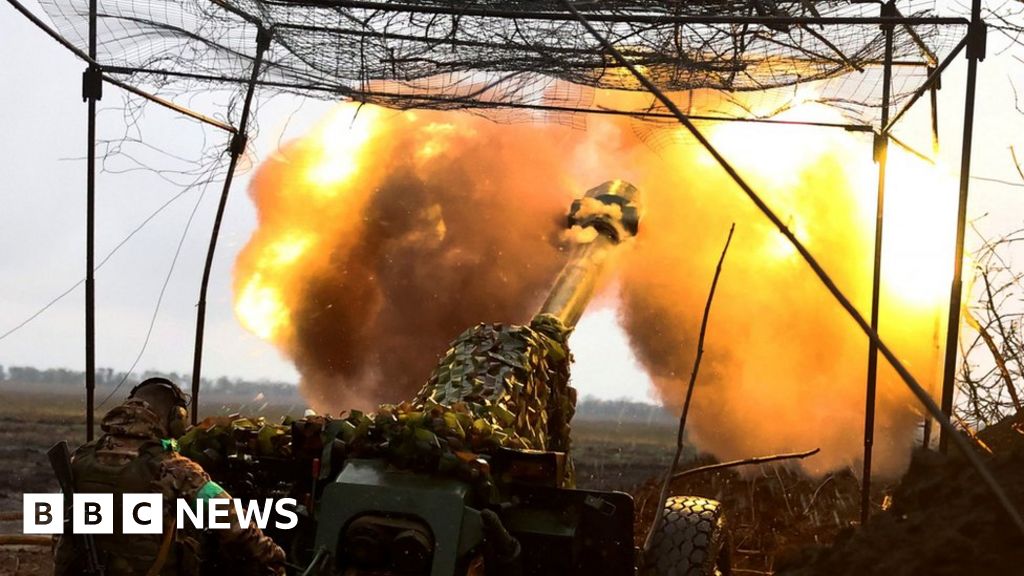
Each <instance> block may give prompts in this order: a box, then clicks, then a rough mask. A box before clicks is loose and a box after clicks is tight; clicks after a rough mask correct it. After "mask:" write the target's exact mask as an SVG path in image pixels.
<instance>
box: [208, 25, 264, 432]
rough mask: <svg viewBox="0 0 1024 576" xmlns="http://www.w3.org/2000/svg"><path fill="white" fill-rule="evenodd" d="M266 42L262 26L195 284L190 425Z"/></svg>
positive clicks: (257, 37)
mask: <svg viewBox="0 0 1024 576" xmlns="http://www.w3.org/2000/svg"><path fill="white" fill-rule="evenodd" d="M269 45H270V32H269V31H267V30H264V29H263V28H262V27H261V28H260V29H259V33H258V34H257V36H256V58H255V59H254V60H253V64H252V72H251V74H250V76H249V86H248V88H247V89H246V92H245V103H244V104H243V105H242V119H241V121H240V123H239V125H238V132H236V133H235V135H234V136H233V137H232V138H231V144H230V147H229V150H228V151H229V153H230V154H231V159H230V161H229V163H228V173H227V176H226V177H225V178H224V187H223V188H222V189H221V193H220V203H219V204H218V205H217V215H216V216H215V217H214V219H213V231H212V232H211V234H210V247H209V248H208V249H207V251H206V265H205V266H204V267H203V280H202V284H201V285H200V287H199V305H198V310H197V312H196V344H195V352H194V355H193V363H192V424H195V423H196V422H198V421H199V383H200V381H201V379H202V370H203V334H204V332H205V328H206V290H207V288H208V286H209V284H210V270H211V269H212V268H213V255H214V253H215V252H216V250H217V238H218V236H220V224H221V221H222V220H223V219H224V207H225V206H226V205H227V202H228V193H229V192H230V191H231V181H232V179H233V178H234V175H235V168H236V167H237V166H238V158H239V157H240V156H241V155H242V153H243V152H245V145H246V140H247V139H246V127H247V125H248V123H249V112H250V109H251V108H252V96H253V92H254V91H255V90H256V80H257V78H258V77H259V74H260V68H262V66H263V53H264V52H265V51H266V50H267V47H268V46H269Z"/></svg>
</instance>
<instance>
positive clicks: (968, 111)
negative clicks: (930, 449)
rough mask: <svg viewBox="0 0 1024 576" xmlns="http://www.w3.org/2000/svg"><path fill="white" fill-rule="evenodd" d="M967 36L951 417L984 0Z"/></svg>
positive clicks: (948, 380) (949, 350)
mask: <svg viewBox="0 0 1024 576" xmlns="http://www.w3.org/2000/svg"><path fill="white" fill-rule="evenodd" d="M967 34H968V38H967V90H966V95H965V98H964V136H963V143H962V144H961V149H960V198H959V203H958V205H957V216H956V250H955V254H954V256H953V281H952V284H951V286H950V291H949V320H948V323H947V325H946V349H945V353H946V354H945V363H944V364H943V372H942V414H943V415H944V417H945V418H946V420H947V421H948V420H949V419H950V417H951V416H952V414H953V389H954V388H955V386H956V381H955V377H956V353H957V350H958V348H959V346H957V343H958V342H959V340H960V297H961V294H960V293H961V292H962V291H963V279H962V277H961V276H962V274H963V265H964V230H965V228H966V225H967V193H968V188H969V185H970V179H971V143H972V141H973V137H974V98H975V93H976V88H977V81H978V61H979V60H984V58H985V23H984V22H982V20H981V0H973V1H972V3H971V24H970V26H969V29H968V32H967ZM948 449H949V432H947V430H946V429H945V428H943V429H942V431H941V434H939V451H940V452H942V453H943V454H945V453H946V451H947V450H948Z"/></svg>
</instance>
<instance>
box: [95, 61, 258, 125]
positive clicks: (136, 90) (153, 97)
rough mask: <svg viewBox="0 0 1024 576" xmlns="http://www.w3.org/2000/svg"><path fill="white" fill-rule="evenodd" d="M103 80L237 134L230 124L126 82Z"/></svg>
mask: <svg viewBox="0 0 1024 576" xmlns="http://www.w3.org/2000/svg"><path fill="white" fill-rule="evenodd" d="M103 80H104V81H106V82H109V83H111V84H113V85H114V86H117V87H118V88H121V89H122V90H126V91H128V92H131V93H132V94H135V95H136V96H140V97H142V98H145V99H146V100H149V101H151V102H155V103H156V104H159V105H160V106H163V107H164V108H167V109H169V110H173V111H175V112H178V113H179V114H183V115H185V116H188V117H189V118H192V119H194V120H198V121H200V122H203V123H205V124H209V125H210V126H215V127H217V128H220V129H221V130H224V131H227V132H230V133H232V134H235V133H237V132H238V129H237V128H235V127H234V126H232V125H230V124H225V123H224V122H221V121H220V120H216V119H214V118H210V117H209V116H206V115H204V114H200V113H199V112H196V111H194V110H189V109H188V108H185V107H184V106H181V105H179V104H175V103H174V102H171V101H170V100H167V99H165V98H161V97H160V96H157V95H156V94H150V93H149V92H146V91H144V90H141V89H139V88H136V87H135V86H132V85H131V84H128V83H126V82H122V81H121V80H118V79H117V78H113V77H111V76H109V75H107V74H104V75H103Z"/></svg>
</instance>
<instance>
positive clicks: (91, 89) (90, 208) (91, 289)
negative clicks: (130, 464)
mask: <svg viewBox="0 0 1024 576" xmlns="http://www.w3.org/2000/svg"><path fill="white" fill-rule="evenodd" d="M96 1H97V0H89V58H90V59H92V61H93V62H95V61H96ZM102 88H103V80H102V76H101V75H100V71H99V69H98V68H96V67H95V66H93V65H90V66H89V68H88V69H87V70H86V71H85V73H84V74H83V75H82V98H83V99H84V100H85V101H86V102H87V103H88V112H87V114H88V116H87V122H88V128H87V135H86V138H87V139H88V142H87V144H86V146H87V148H86V161H85V170H86V174H85V439H86V441H90V440H92V439H93V427H94V421H93V419H94V416H93V410H94V409H95V404H96V279H95V277H94V269H95V267H96V259H95V248H96V245H95V236H96V226H95V223H96V210H95V207H96V101H97V100H99V99H100V98H101V97H102V92H101V91H102Z"/></svg>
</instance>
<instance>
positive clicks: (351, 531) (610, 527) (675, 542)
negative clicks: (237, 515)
mask: <svg viewBox="0 0 1024 576" xmlns="http://www.w3.org/2000/svg"><path fill="white" fill-rule="evenodd" d="M638 196H639V195H638V192H637V190H636V188H634V187H633V186H632V185H630V184H628V183H626V182H623V181H620V180H615V181H611V182H606V183H604V184H602V185H600V186H598V187H596V188H593V189H591V190H589V191H588V192H587V193H586V194H585V195H584V196H583V197H582V198H580V199H577V200H575V201H573V203H572V207H571V209H570V212H569V216H568V221H567V228H568V230H569V233H570V234H571V235H572V236H573V240H574V242H573V248H572V253H571V255H570V258H569V260H568V262H567V263H566V264H565V266H564V267H563V269H562V271H561V273H560V274H559V276H558V278H557V279H556V281H555V283H554V286H553V287H552V289H551V291H550V293H549V295H548V297H547V299H546V300H545V302H544V304H543V305H542V306H541V308H540V310H539V311H538V312H537V314H536V315H535V316H534V317H533V319H532V320H531V322H530V323H529V325H526V326H509V325H502V324H479V325H477V326H475V327H473V328H470V329H469V330H467V331H465V332H464V333H462V334H461V335H460V336H458V337H457V338H456V339H455V340H454V341H453V342H452V344H451V346H450V347H449V349H448V350H447V352H446V353H445V354H444V356H443V357H442V358H441V360H440V362H439V363H438V366H437V368H436V369H435V370H434V372H433V374H432V375H431V376H430V378H429V380H428V381H427V383H426V385H425V386H424V387H423V388H422V389H421V390H420V391H419V393H418V394H417V395H416V397H415V398H414V399H413V400H412V401H409V402H403V403H402V404H399V405H383V406H381V407H380V408H379V410H378V411H377V412H376V413H374V414H363V413H361V412H357V411H353V412H351V413H349V414H348V415H346V416H344V417H342V418H338V419H332V418H329V417H322V416H308V417H306V418H304V419H302V420H298V421H295V422H291V423H290V427H288V426H278V427H274V426H269V425H260V426H240V427H239V426H236V427H235V428H234V429H233V430H232V431H231V433H230V434H229V437H228V438H227V439H226V440H227V441H226V442H225V441H223V440H225V439H224V438H223V437H221V441H219V442H218V441H217V438H216V435H214V434H211V431H213V430H215V429H217V425H216V423H215V422H214V423H212V424H209V425H205V426H204V425H203V424H200V425H199V426H197V427H196V428H194V429H193V431H192V432H190V434H189V435H187V436H186V437H185V438H183V439H182V451H183V452H184V453H185V454H186V455H189V456H191V457H193V458H196V459H197V460H199V461H200V462H201V463H203V464H204V465H205V466H206V467H207V469H208V470H210V471H211V474H212V475H213V476H214V477H215V478H217V479H218V481H220V482H222V483H223V484H225V485H226V487H227V488H228V489H229V491H231V492H232V493H233V494H234V495H235V496H236V497H242V498H256V497H267V496H271V495H275V496H282V495H285V494H287V495H291V496H294V497H296V498H297V499H298V501H299V502H301V503H302V505H301V506H300V513H301V517H302V519H303V522H302V528H301V529H300V530H297V531H291V532H289V533H279V534H274V533H272V532H271V535H272V536H273V537H275V539H277V540H278V541H279V542H280V543H282V544H283V545H284V546H285V548H286V550H289V556H290V558H291V560H292V561H293V562H295V563H297V564H299V565H301V566H303V567H305V568H304V572H303V573H304V574H345V575H355V574H423V575H426V574H429V575H431V576H452V575H463V574H466V575H469V574H487V575H488V576H491V575H496V576H505V575H534V574H536V575H541V574H559V575H562V574H565V575H570V574H580V575H583V574H587V575H590V574H623V575H626V574H630V575H631V574H636V573H637V572H638V570H639V571H640V572H641V573H643V574H659V575H660V574H678V575H681V576H704V575H711V574H718V573H727V572H728V565H727V560H726V555H727V552H728V546H727V545H726V543H725V541H724V538H725V537H724V524H723V522H724V519H723V517H722V515H721V512H720V509H719V506H718V504H717V503H716V502H714V501H710V500H705V499H703V498H694V497H682V498H680V497H676V498H671V499H669V501H668V502H666V503H665V508H664V510H663V518H664V521H663V522H662V523H661V528H660V532H659V533H658V534H657V535H656V537H655V538H654V540H653V541H654V548H653V550H652V551H651V554H650V555H649V557H648V558H640V557H639V555H638V553H637V549H636V547H635V544H634V510H633V500H632V498H631V497H630V496H629V495H628V494H625V493H622V492H609V491H594V490H581V489H577V488H575V479H574V473H573V465H572V460H571V458H570V456H569V449H570V443H571V435H570V421H571V419H572V416H573V413H574V411H575V405H576V393H575V390H574V389H573V388H572V387H571V386H570V384H569V365H570V363H571V361H572V358H571V355H570V353H569V351H568V347H567V338H568V336H569V334H570V333H571V331H572V329H573V328H574V327H575V326H576V323H577V322H578V321H579V319H580V317H581V316H582V315H583V312H584V310H585V308H586V306H587V304H588V303H589V301H590V300H591V298H592V296H593V294H594V290H595V287H596V286H597V284H598V282H599V279H600V277H601V274H602V271H603V269H604V268H605V267H606V266H605V265H606V264H607V262H608V260H609V258H611V257H612V255H613V252H614V250H615V248H616V246H618V245H619V244H620V243H622V242H624V241H626V240H627V239H629V238H632V237H633V236H635V235H636V233H637V231H638V226H639V219H640V214H639V205H638V204H639V197H638ZM224 454H230V455H229V456H227V457H224Z"/></svg>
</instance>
